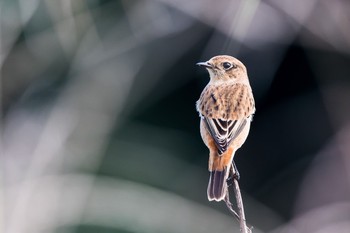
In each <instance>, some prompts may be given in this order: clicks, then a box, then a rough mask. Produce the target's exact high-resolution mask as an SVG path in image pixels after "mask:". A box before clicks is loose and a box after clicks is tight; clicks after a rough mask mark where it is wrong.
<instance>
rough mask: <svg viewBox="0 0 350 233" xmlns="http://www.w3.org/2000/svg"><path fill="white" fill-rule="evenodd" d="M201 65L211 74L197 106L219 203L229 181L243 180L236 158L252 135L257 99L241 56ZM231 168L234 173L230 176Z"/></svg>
mask: <svg viewBox="0 0 350 233" xmlns="http://www.w3.org/2000/svg"><path fill="white" fill-rule="evenodd" d="M197 65H198V66H202V67H204V68H206V69H207V70H208V72H209V76H210V81H209V82H208V84H207V86H206V87H205V88H204V89H203V91H202V93H201V95H200V98H199V100H198V101H197V102H196V109H197V111H198V112H199V116H200V134H201V137H202V140H203V142H204V144H205V145H206V146H207V147H208V149H209V162H208V170H209V173H210V178H209V183H208V188H207V195H208V200H209V201H213V200H215V201H217V202H219V201H222V200H224V199H225V197H226V194H227V189H228V180H229V179H232V178H236V179H239V173H238V170H237V168H236V165H235V163H234V161H233V157H234V155H235V152H236V151H237V150H238V149H239V148H240V147H241V146H242V145H243V144H244V142H245V141H246V139H247V137H248V134H249V130H250V124H251V121H252V119H253V115H254V113H255V101H254V97H253V93H252V89H251V86H250V83H249V79H248V74H247V68H246V67H245V66H244V64H243V63H242V62H241V61H239V60H238V59H237V58H235V57H232V56H228V55H219V56H215V57H212V58H211V59H210V60H208V61H206V62H198V63H197ZM232 166H233V167H232ZM230 169H231V171H232V169H233V171H234V174H231V176H230V177H229V174H230Z"/></svg>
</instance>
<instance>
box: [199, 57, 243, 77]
mask: <svg viewBox="0 0 350 233" xmlns="http://www.w3.org/2000/svg"><path fill="white" fill-rule="evenodd" d="M197 65H199V66H203V67H205V68H206V69H207V70H208V72H209V75H210V81H211V82H213V83H221V82H233V83H249V81H248V76H247V69H246V67H245V66H244V65H243V63H242V62H240V61H239V60H238V59H237V58H234V57H231V56H227V55H220V56H215V57H212V58H211V59H210V60H209V61H206V62H198V63H197Z"/></svg>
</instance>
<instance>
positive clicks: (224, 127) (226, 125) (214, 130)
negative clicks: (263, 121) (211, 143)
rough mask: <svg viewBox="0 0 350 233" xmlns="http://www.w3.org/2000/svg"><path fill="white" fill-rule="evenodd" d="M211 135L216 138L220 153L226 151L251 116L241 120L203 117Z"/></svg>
mask: <svg viewBox="0 0 350 233" xmlns="http://www.w3.org/2000/svg"><path fill="white" fill-rule="evenodd" d="M203 118H204V121H205V123H206V125H207V128H208V130H209V132H210V134H211V136H212V137H213V138H214V140H215V144H216V146H217V148H218V151H219V154H220V155H221V154H222V153H224V152H225V151H226V150H227V148H228V146H229V145H230V143H231V142H232V140H234V139H235V138H236V137H237V136H238V135H239V134H240V133H241V132H242V130H243V129H244V127H245V125H246V123H247V121H249V120H250V118H245V119H240V120H223V119H212V118H207V117H203Z"/></svg>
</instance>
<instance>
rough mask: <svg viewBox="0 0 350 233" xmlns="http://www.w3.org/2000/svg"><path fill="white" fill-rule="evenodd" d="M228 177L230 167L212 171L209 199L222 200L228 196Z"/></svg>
mask: <svg viewBox="0 0 350 233" xmlns="http://www.w3.org/2000/svg"><path fill="white" fill-rule="evenodd" d="M227 178H228V168H227V167H225V168H224V169H223V170H221V171H220V170H213V171H211V172H210V178H209V184H208V190H207V192H208V199H209V201H213V200H215V201H221V200H223V199H224V198H225V196H226V190H227V183H226V180H227Z"/></svg>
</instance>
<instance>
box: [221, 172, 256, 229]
mask: <svg viewBox="0 0 350 233" xmlns="http://www.w3.org/2000/svg"><path fill="white" fill-rule="evenodd" d="M235 172H236V171H235V169H234V167H233V166H231V174H235ZM232 180H233V185H232V186H233V190H234V192H235V196H236V202H237V208H238V214H237V212H236V211H235V210H234V209H233V205H232V203H231V202H230V197H229V191H228V189H227V191H226V196H225V200H224V201H225V203H226V206H227V208H228V209H229V211H230V213H231V214H233V215H234V216H235V217H236V219H237V220H238V221H239V226H240V231H241V233H252V228H253V227H248V226H247V223H246V219H245V213H244V206H243V200H242V195H241V189H240V188H239V184H238V180H237V179H236V177H232Z"/></svg>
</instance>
